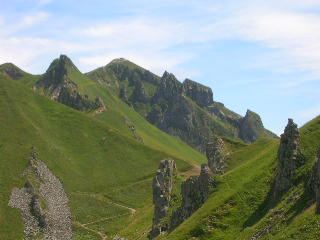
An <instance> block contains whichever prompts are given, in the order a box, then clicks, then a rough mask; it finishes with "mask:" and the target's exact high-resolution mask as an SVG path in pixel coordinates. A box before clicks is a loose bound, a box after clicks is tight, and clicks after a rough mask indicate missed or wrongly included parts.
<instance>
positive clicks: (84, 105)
mask: <svg viewBox="0 0 320 240" xmlns="http://www.w3.org/2000/svg"><path fill="white" fill-rule="evenodd" d="M70 71H74V72H77V73H78V75H81V73H80V71H79V70H78V69H77V67H76V66H75V65H74V64H73V63H72V61H71V60H70V59H69V58H68V57H67V56H65V55H61V56H60V58H59V59H56V60H54V61H53V62H52V63H51V65H50V66H49V68H48V70H47V71H46V73H45V74H44V75H43V76H42V77H41V78H40V80H39V81H38V82H37V83H36V84H35V86H34V89H43V91H44V93H46V94H48V95H49V96H50V97H51V99H53V100H56V101H58V102H60V103H62V104H64V105H67V106H69V107H72V108H74V109H77V110H79V111H85V110H94V109H97V108H100V107H103V104H101V103H100V101H99V100H98V99H95V100H90V99H89V97H88V96H87V95H82V94H81V93H80V92H79V90H78V86H77V84H76V83H75V82H74V81H72V80H71V79H70V77H69V75H70Z"/></svg>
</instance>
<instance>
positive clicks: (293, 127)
mask: <svg viewBox="0 0 320 240" xmlns="http://www.w3.org/2000/svg"><path fill="white" fill-rule="evenodd" d="M299 144H300V134H299V129H298V126H297V124H295V123H294V122H293V120H292V119H289V120H288V124H287V126H286V128H285V130H284V133H283V134H282V135H281V140H280V146H279V150H278V161H279V166H278V172H277V176H276V180H275V185H274V197H275V198H277V197H278V196H279V195H281V194H282V193H284V192H285V191H287V190H288V189H289V188H290V187H291V186H292V178H293V177H294V175H295V172H296V169H297V168H298V167H299V165H300V151H299Z"/></svg>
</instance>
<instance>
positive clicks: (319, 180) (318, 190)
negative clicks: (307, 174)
mask: <svg viewBox="0 0 320 240" xmlns="http://www.w3.org/2000/svg"><path fill="white" fill-rule="evenodd" d="M312 189H313V191H314V193H315V196H316V213H317V214H320V151H318V156H317V161H316V163H315V165H314V168H313V176H312Z"/></svg>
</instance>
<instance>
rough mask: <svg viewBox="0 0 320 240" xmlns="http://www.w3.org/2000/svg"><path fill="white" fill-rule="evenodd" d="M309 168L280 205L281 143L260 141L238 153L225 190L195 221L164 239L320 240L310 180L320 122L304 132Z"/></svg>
mask: <svg viewBox="0 0 320 240" xmlns="http://www.w3.org/2000/svg"><path fill="white" fill-rule="evenodd" d="M300 133H301V149H302V152H303V154H304V156H305V164H304V165H303V166H302V167H300V168H299V169H298V171H297V176H296V178H295V187H292V188H291V189H290V190H289V191H288V192H287V193H286V194H285V195H283V196H282V198H281V199H279V200H278V201H274V200H272V199H271V197H270V190H271V186H272V183H273V180H274V176H275V169H276V167H277V164H278V163H277V159H276V153H277V150H278V141H277V140H267V139H265V140H260V141H258V142H257V143H254V144H252V145H249V146H247V147H244V148H241V149H240V150H238V151H235V152H234V154H233V155H232V160H231V163H230V167H231V168H232V169H231V170H230V171H228V172H227V173H226V174H225V175H224V176H222V177H219V178H218V181H219V185H218V188H217V190H216V192H214V193H213V194H212V196H211V198H210V199H209V200H208V202H207V203H206V204H204V205H203V207H202V208H201V209H199V210H198V211H197V212H196V213H195V214H194V215H193V216H192V217H191V218H190V219H188V220H187V221H186V222H185V223H183V224H182V225H181V226H180V227H178V228H177V229H176V230H175V231H173V232H172V233H171V234H170V235H169V236H167V237H163V238H164V239H170V240H174V239H228V240H234V239H248V240H249V239H277V240H278V239H283V240H284V239H319V238H320V216H319V215H316V214H315V206H314V205H313V201H314V200H313V199H314V197H313V193H312V192H311V191H310V188H309V184H310V176H311V171H312V166H313V165H314V162H315V156H316V152H317V149H319V148H320V142H319V139H320V118H319V117H318V118H316V119H314V120H312V121H310V122H309V123H307V124H306V125H305V126H303V127H302V128H301V129H300Z"/></svg>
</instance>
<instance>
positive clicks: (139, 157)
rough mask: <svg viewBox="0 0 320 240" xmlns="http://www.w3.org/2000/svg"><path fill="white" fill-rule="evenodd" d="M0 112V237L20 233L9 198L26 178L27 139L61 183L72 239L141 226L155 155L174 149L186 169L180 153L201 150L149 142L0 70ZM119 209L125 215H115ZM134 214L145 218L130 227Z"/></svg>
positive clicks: (144, 224) (136, 230)
mask: <svg viewBox="0 0 320 240" xmlns="http://www.w3.org/2000/svg"><path fill="white" fill-rule="evenodd" d="M0 112H1V114H0V126H1V135H0V162H1V168H0V189H1V194H0V223H1V224H0V239H22V236H23V225H22V220H21V218H20V213H19V211H18V210H16V209H12V208H10V207H8V206H7V204H8V201H9V197H10V193H11V190H12V188H13V187H22V186H23V185H24V183H25V179H24V177H23V176H22V173H23V171H24V170H25V168H26V167H27V164H28V159H29V154H30V148H31V146H35V147H36V148H37V151H38V153H39V157H40V159H42V160H43V161H44V162H46V164H47V165H48V167H49V168H50V169H51V170H52V171H53V172H54V174H56V176H58V177H59V179H60V180H61V181H62V183H63V185H64V187H65V188H66V191H67V193H68V195H69V197H70V199H71V202H70V204H71V210H72V214H73V220H74V223H75V225H74V229H75V234H76V239H95V238H96V239H100V235H99V234H97V233H95V232H94V231H97V232H100V233H101V232H107V233H108V235H111V236H112V234H116V233H117V232H118V231H120V229H121V230H123V226H128V227H131V228H132V231H131V230H130V229H129V230H128V232H127V233H126V234H127V235H130V234H133V235H134V234H140V232H139V231H141V232H143V230H144V229H142V228H145V227H149V225H150V224H151V221H147V220H146V219H144V217H145V218H147V219H149V218H150V217H151V212H150V210H148V209H150V206H151V196H152V195H151V177H152V176H153V175H154V173H155V169H157V167H158V164H159V161H160V160H162V159H164V158H167V157H171V158H173V159H175V160H176V161H177V162H178V164H179V166H180V170H182V171H183V170H186V169H188V168H190V167H191V165H190V163H188V162H187V161H185V160H182V159H184V158H183V156H188V159H191V158H192V159H193V156H199V158H201V155H200V154H199V153H197V152H195V151H194V150H192V149H191V148H190V147H188V146H187V145H184V146H185V147H182V148H180V149H179V148H177V149H175V147H174V146H170V145H169V147H168V148H167V149H165V148H164V147H163V149H165V151H164V150H163V149H161V148H160V150H156V148H157V147H156V146H155V147H154V148H150V147H149V146H148V144H143V143H141V142H139V141H137V140H135V139H134V138H133V137H132V136H129V135H128V134H123V132H122V131H120V130H118V129H116V128H115V127H113V126H112V123H110V124H107V120H103V121H102V120H98V119H95V118H94V117H92V116H90V115H89V116H88V115H87V114H85V113H81V112H78V111H76V110H73V109H71V108H69V107H66V106H64V105H62V104H60V103H57V102H55V101H52V100H50V99H48V98H47V97H44V96H40V95H38V94H36V93H35V92H33V91H32V90H30V89H29V88H28V87H26V86H24V85H22V84H21V83H18V82H17V81H13V80H12V79H9V78H8V77H6V76H4V75H1V76H0ZM133 115H134V114H133ZM156 131H157V130H155V132H156ZM159 132H160V131H159ZM161 134H162V133H161V132H160V133H159V135H160V136H162V135H161ZM164 136H165V137H164V138H165V139H168V142H169V143H170V141H172V142H174V143H176V144H178V141H176V140H175V139H173V140H170V138H171V137H170V136H168V135H165V134H164ZM162 144H163V145H165V144H166V143H165V142H163V143H162ZM159 145H160V144H159ZM170 148H171V150H170ZM199 158H198V159H199ZM186 159H187V158H186ZM198 159H197V157H195V160H198ZM189 162H190V161H189ZM93 206H94V207H93ZM148 206H149V207H148ZM133 210H134V211H135V212H133ZM147 213H148V214H147ZM119 214H120V215H123V216H122V217H121V218H120V217H119V218H116V217H115V216H118V215H119ZM106 218H110V219H112V222H111V221H104V219H106ZM132 219H142V220H141V221H142V223H139V224H138V225H137V226H136V227H132V224H134V222H133V221H132ZM92 222H93V223H92ZM87 223H92V225H91V224H89V225H88V226H87V228H90V229H91V230H93V231H91V230H87V229H86V228H84V227H82V226H81V224H87ZM111 223H112V224H111ZM124 223H126V224H124ZM130 223H131V225H130ZM79 224H80V225H79ZM108 224H109V225H108ZM88 236H90V238H89V237H88Z"/></svg>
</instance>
